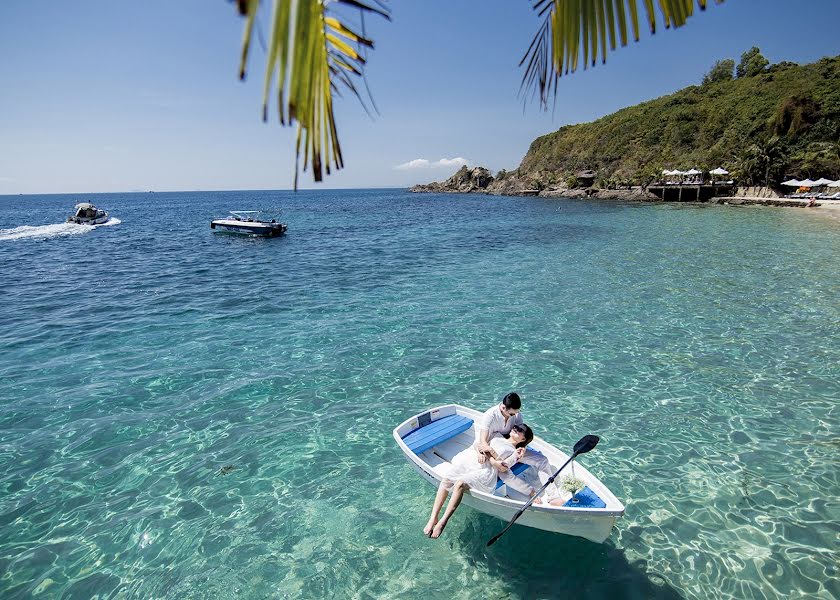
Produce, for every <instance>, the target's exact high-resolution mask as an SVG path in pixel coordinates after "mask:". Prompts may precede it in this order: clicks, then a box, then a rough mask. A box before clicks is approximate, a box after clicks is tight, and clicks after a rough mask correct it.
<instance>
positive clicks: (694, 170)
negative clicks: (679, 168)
mask: <svg viewBox="0 0 840 600" xmlns="http://www.w3.org/2000/svg"><path fill="white" fill-rule="evenodd" d="M702 172H703V171H698V170H697V169H689V170H688V171H686V172H685V174H686V175H700V174H701V173H702Z"/></svg>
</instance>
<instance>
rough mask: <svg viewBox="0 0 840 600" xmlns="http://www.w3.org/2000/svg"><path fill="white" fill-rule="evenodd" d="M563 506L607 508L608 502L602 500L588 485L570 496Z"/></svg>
mask: <svg viewBox="0 0 840 600" xmlns="http://www.w3.org/2000/svg"><path fill="white" fill-rule="evenodd" d="M575 500H577V502H575ZM563 506H570V507H571V508H606V506H607V503H606V502H604V501H603V500H601V498H600V496H598V494H596V493H595V492H593V491H592V490H591V489H589V486H586V487H585V488H583V489H582V490H581V491H579V492H578V493H577V494H575V495H574V496H572V497H571V498H569V499H568V500H567V501H566V504H564V505H563Z"/></svg>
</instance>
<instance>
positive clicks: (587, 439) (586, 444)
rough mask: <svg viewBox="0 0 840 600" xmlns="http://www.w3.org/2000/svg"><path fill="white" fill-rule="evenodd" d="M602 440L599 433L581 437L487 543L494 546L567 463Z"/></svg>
mask: <svg viewBox="0 0 840 600" xmlns="http://www.w3.org/2000/svg"><path fill="white" fill-rule="evenodd" d="M600 441H601V438H599V437H598V436H597V435H585V436H583V437H582V438H580V439H579V440H578V443H577V444H575V448H574V454H572V456H571V457H570V458H569V460H567V461H566V462H565V463H563V466H562V467H560V468H559V469H557V472H556V473H554V475H552V476H551V477H549V478H548V481H546V482H545V485H544V486H542V487H541V488H540V489H539V490H538V491H537V493H536V494H534V495H533V496H531V498H529V499H528V502H526V503H525V506H523V507H522V508H520V509H519V511H518V512H517V513H516V514H515V515H513V518H512V519H511V520H510V523H508V524H507V526H506V527H505V528H504V529H502V530H501V531H500V532H499V533H497V534H496V535H495V536H493V537H492V538H491V539H490V541H489V542H487V545H488V546H492V545H493V544H495V543H496V540H498V539H499V538H500V537H502V536H503V535H504V534H505V532H506V531H507V530H508V529H510V528H511V527H513V524H514V523H516V519H518V518H519V517H520V516H522V513H524V512H525V511H526V510H527V509H528V507H529V506H531V505H532V504H533V503H534V500H536V499H537V498H538V497H539V495H540V494H542V493H543V491H544V490H545V488H547V487H548V486H549V485H551V484H552V483H554V479H555V478H556V477H557V476H558V475H559V474H560V471H562V470H563V469H565V468H566V465H568V464H569V463H570V462H572V461H573V460H574V459H575V457H576V456H577V455H578V454H586V453H587V452H589V451H590V450H592V449H593V448H594V447H595V446H597V445H598V442H600Z"/></svg>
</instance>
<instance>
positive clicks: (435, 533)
mask: <svg viewBox="0 0 840 600" xmlns="http://www.w3.org/2000/svg"><path fill="white" fill-rule="evenodd" d="M444 527H446V521H440V522H439V523H437V524H436V525H435V528H434V529H432V535H431V536H429V537H431V538H432V539H433V540H436V539H438V538H439V537H440V536H441V534H442V533H443V528H444Z"/></svg>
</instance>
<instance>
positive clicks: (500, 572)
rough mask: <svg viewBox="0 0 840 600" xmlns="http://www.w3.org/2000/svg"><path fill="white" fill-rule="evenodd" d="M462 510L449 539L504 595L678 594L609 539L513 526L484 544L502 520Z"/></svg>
mask: <svg viewBox="0 0 840 600" xmlns="http://www.w3.org/2000/svg"><path fill="white" fill-rule="evenodd" d="M463 512H464V514H463V517H465V519H464V522H463V526H462V527H461V528H460V531H459V529H458V528H456V527H452V526H451V525H450V527H449V528H448V529H449V531H448V532H447V533H449V535H450V536H451V538H450V540H449V543H450V544H452V545H453V547H455V548H457V549H458V551H459V554H461V555H462V556H464V557H465V558H466V559H467V560H468V561H469V562H470V564H472V565H475V566H476V567H479V568H482V569H485V570H486V571H487V572H488V573H489V574H490V575H492V576H494V577H496V578H497V581H498V583H499V585H500V586H504V587H505V588H506V589H505V592H506V593H507V594H508V597H510V598H558V599H559V598H563V599H567V598H570V597H574V598H605V599H606V598H609V599H610V600H612V599H620V598H639V599H646V600H647V599H656V600H677V599H681V598H683V595H682V594H680V593H679V591H678V590H677V589H676V588H674V587H673V586H671V585H670V584H668V582H667V581H666V580H665V579H664V578H663V577H661V576H660V575H657V574H655V573H649V572H647V571H646V570H645V563H644V562H643V561H638V562H636V563H631V562H630V561H629V560H628V559H627V556H626V555H625V552H624V550H621V549H619V548H616V547H615V546H614V545H613V544H612V543H611V542H607V543H604V544H596V543H594V542H590V541H587V540H584V539H582V538H579V537H572V536H567V535H558V534H554V533H549V532H545V531H540V530H537V529H532V528H530V527H516V526H514V527H512V528H511V529H510V530H509V531H508V532H507V533H506V534H505V535H504V537H502V538H501V539H500V540H499V541H498V542H497V543H496V544H494V545H493V546H491V547H489V548H488V547H486V543H487V540H488V539H490V538H491V537H493V535H495V534H496V533H498V532H499V530H500V529H501V528H502V527H504V523H503V522H502V521H500V520H498V519H494V518H493V517H490V516H488V515H484V514H481V513H479V512H477V511H470V510H465V511H463ZM453 525H454V523H453ZM446 537H447V535H446V533H445V534H444V535H443V537H442V538H441V540H440V541H444V542H445V540H446Z"/></svg>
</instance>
